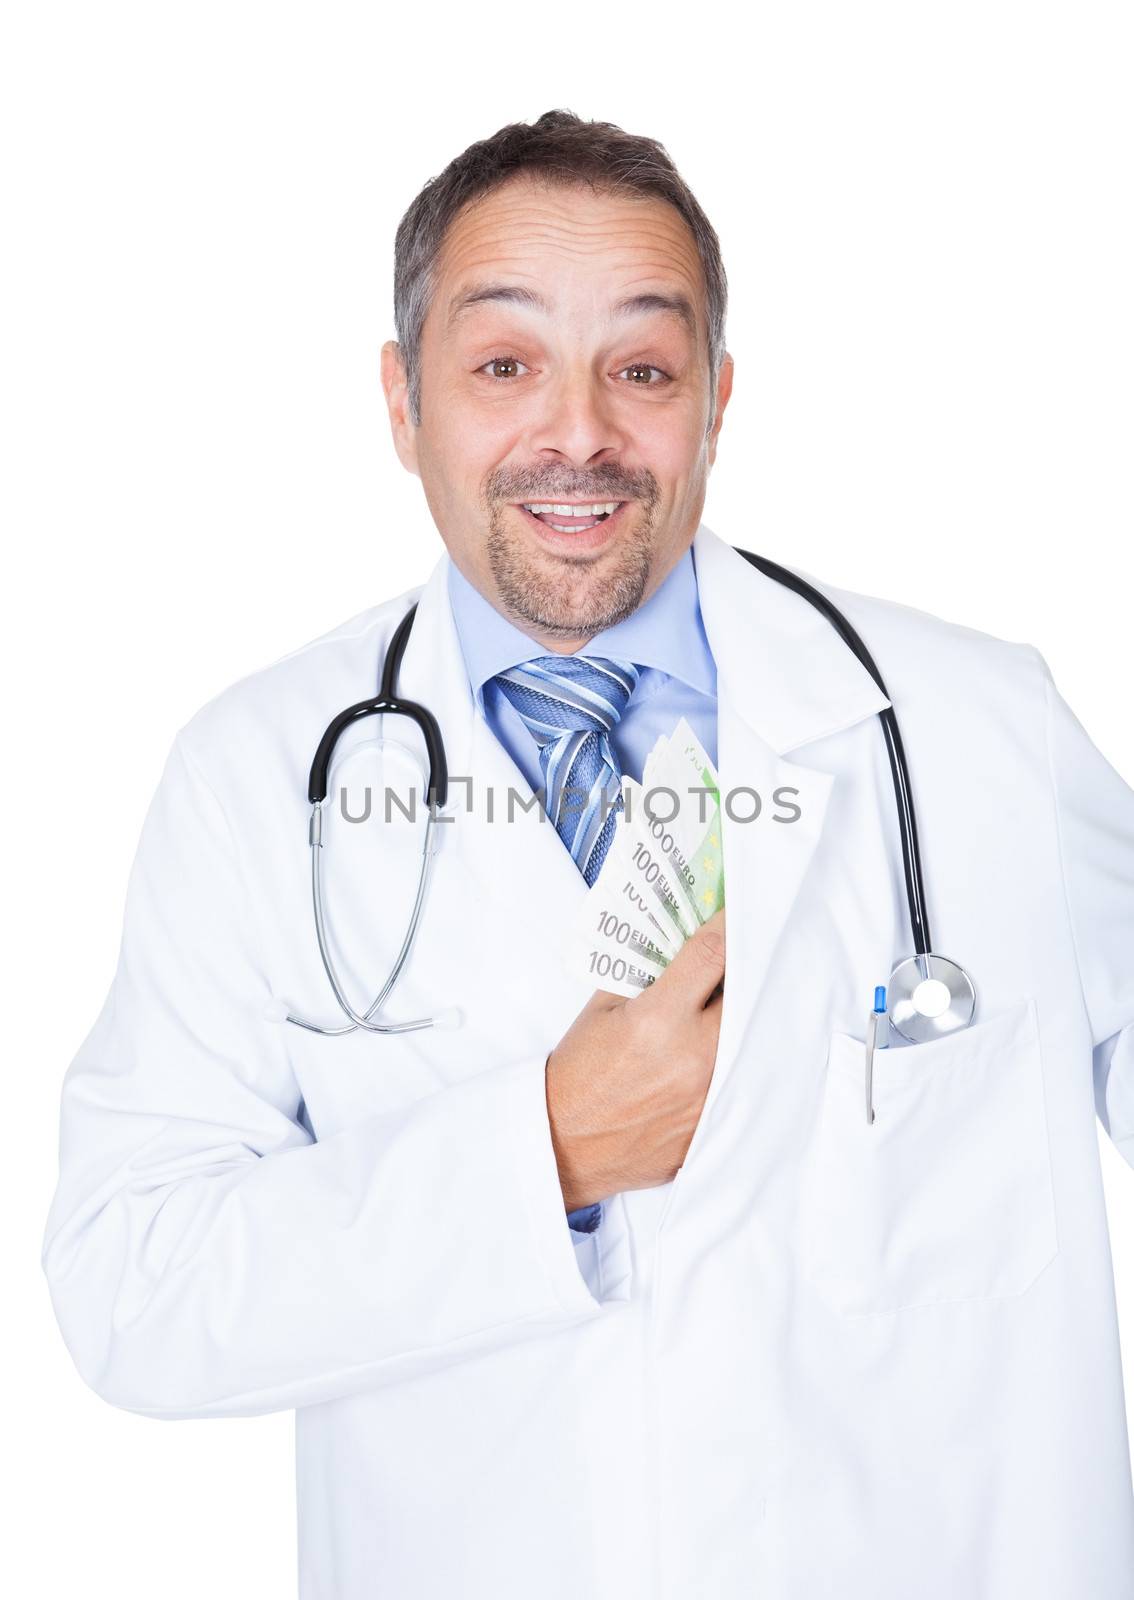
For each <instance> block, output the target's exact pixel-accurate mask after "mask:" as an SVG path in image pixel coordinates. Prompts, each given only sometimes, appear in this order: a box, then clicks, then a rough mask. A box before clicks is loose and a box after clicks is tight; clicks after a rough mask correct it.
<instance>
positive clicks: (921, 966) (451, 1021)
mask: <svg viewBox="0 0 1134 1600" xmlns="http://www.w3.org/2000/svg"><path fill="white" fill-rule="evenodd" d="M737 554H738V555H742V556H743V557H744V559H745V560H746V561H748V562H751V564H752V565H753V566H754V567H756V568H757V569H758V570H759V571H760V572H762V573H763V574H764V576H765V577H767V578H771V579H773V580H774V581H775V582H776V583H780V584H783V585H784V586H785V588H788V589H791V590H792V591H793V592H794V593H795V594H798V595H800V596H801V597H802V598H803V599H804V600H807V601H808V602H809V603H810V604H811V605H813V606H814V607H815V609H816V610H817V611H819V612H821V613H822V615H823V616H824V617H826V619H827V621H828V622H829V623H830V624H831V626H832V627H833V628H834V629H835V631H836V633H838V635H839V636H840V638H841V639H842V640H843V642H844V643H845V644H846V645H847V647H848V649H850V650H851V651H852V652H853V654H854V655H855V656H856V657H857V658H858V660H859V661H860V662H861V663H862V665H863V666H864V667H865V668H866V670H867V672H869V674H870V676H871V677H872V678H873V679H874V682H875V683H876V684H877V685H878V688H879V689H880V690H881V692H882V693H883V694H884V695H886V698H887V699H889V698H890V697H889V694H888V693H887V689H886V685H885V683H884V682H883V680H882V674H881V673H880V672H879V670H878V667H877V665H876V663H875V661H874V658H873V656H872V655H871V654H870V651H869V650H868V649H867V648H866V646H865V644H863V642H862V640H861V638H860V637H859V635H858V634H857V633H856V632H855V630H854V628H853V627H852V626H851V624H850V623H849V622H848V621H847V619H846V617H845V616H844V615H843V614H842V612H841V611H840V610H839V609H838V607H837V606H835V605H834V604H833V602H832V601H830V600H828V599H827V597H826V595H824V594H822V593H820V591H819V590H818V589H816V588H815V587H814V586H813V585H812V584H810V583H808V582H807V581H806V579H804V578H801V577H799V576H798V574H797V573H794V572H791V571H789V569H788V568H787V567H781V566H778V565H777V564H776V562H774V561H769V560H767V558H766V557H764V556H757V555H753V553H752V552H751V551H750V550H738V551H737ZM416 611H417V605H416V604H414V605H413V606H411V607H410V609H409V610H408V611H407V612H406V614H405V616H404V617H403V618H402V620H401V622H400V623H399V624H398V626H397V628H396V630H395V632H394V635H393V638H392V639H391V640H390V644H389V647H388V649H387V651H386V659H385V661H384V662H383V666H382V679H381V685H380V687H379V690H378V693H377V695H376V696H375V697H374V698H373V699H371V700H359V701H358V702H357V703H356V704H355V705H352V706H348V707H347V708H346V710H345V711H340V712H339V714H338V716H337V717H335V718H334V720H333V721H332V722H331V723H329V724H328V726H327V729H326V732H325V733H324V734H323V737H322V738H321V739H320V740H319V747H318V749H317V750H316V752H315V759H314V760H313V761H312V763H311V773H310V778H309V780H308V785H307V798H308V802H309V803H310V805H311V816H310V820H309V823H308V830H307V833H308V844H309V846H310V850H311V903H312V908H313V911H314V917H315V936H316V939H317V940H318V942H319V954H320V957H321V958H322V962H323V968H324V970H325V972H326V974H327V980H328V982H329V983H330V985H331V990H332V992H333V994H334V996H335V1000H336V1001H337V1002H338V1005H339V1009H340V1010H341V1011H342V1013H343V1015H344V1017H345V1018H346V1021H345V1023H343V1024H342V1025H340V1026H338V1027H326V1026H324V1025H322V1024H320V1023H317V1022H311V1021H309V1020H308V1019H307V1018H305V1017H301V1016H299V1015H297V1014H296V1013H295V1012H294V1011H293V1010H292V1009H291V1007H290V1006H288V1005H285V1006H284V1010H283V1012H282V1013H279V1012H277V1019H278V1020H281V1021H287V1022H293V1023H295V1025H296V1026H297V1027H300V1028H306V1029H308V1030H309V1031H310V1032H311V1033H318V1034H322V1035H324V1036H325V1037H328V1038H335V1037H340V1036H342V1035H343V1034H347V1033H354V1032H356V1031H357V1030H358V1029H360V1028H362V1029H365V1030H366V1031H367V1032H368V1033H412V1032H414V1031H416V1030H417V1029H420V1028H447V1027H448V1028H452V1027H455V1026H457V1024H458V1022H459V1014H458V1013H456V1012H454V1011H452V1010H447V1011H439V1012H437V1013H436V1014H435V1015H434V1016H431V1017H416V1018H414V1019H413V1020H412V1021H408V1022H383V1021H379V1020H377V1013H378V1011H379V1010H380V1009H381V1007H382V1006H383V1004H384V1003H385V1002H386V1000H387V999H388V998H389V996H390V994H391V992H392V991H393V988H394V985H395V984H396V983H397V981H398V979H399V977H400V976H401V974H402V970H403V968H404V967H405V964H406V961H407V960H408V958H409V954H410V951H411V950H412V949H413V945H414V940H415V939H416V937H417V930H418V924H419V923H420V921H421V913H422V908H423V906H424V904H425V897H426V892H427V889H428V886H429V877H430V871H431V868H432V865H433V858H434V855H435V854H436V850H437V845H438V837H439V836H438V834H437V831H436V829H437V824H438V820H439V817H440V815H441V813H442V812H443V811H444V808H445V804H446V801H447V799H448V792H449V775H448V766H447V763H446V759H445V744H444V741H443V739H442V737H441V729H440V727H439V726H438V724H437V719H436V717H434V715H433V713H432V712H431V711H429V710H428V709H427V708H426V707H425V706H423V705H419V704H418V703H417V702H416V701H413V700H402V699H401V698H399V696H398V693H397V683H398V672H399V669H400V667H401V663H402V657H403V655H404V654H405V649H406V644H407V642H408V641H409V636H410V629H411V628H412V626H413V619H414V615H415V613H416ZM373 716H392V717H408V718H409V719H410V720H411V721H412V722H414V723H416V724H417V726H418V728H419V729H420V731H421V735H422V738H423V739H424V741H425V748H426V753H427V756H428V761H429V778H428V787H427V790H426V793H427V797H428V813H427V820H426V824H425V833H424V837H423V840H422V848H421V866H420V869H419V872H418V879H417V891H416V894H415V896H414V903H413V910H412V912H411V913H410V919H409V925H408V927H407V928H406V934H405V938H404V939H403V940H402V944H401V948H400V950H399V951H398V954H397V957H396V959H395V961H394V964H393V966H392V968H391V969H390V973H389V976H388V977H387V978H386V981H385V983H383V985H382V987H381V989H380V990H379V991H378V994H377V995H376V996H375V998H374V1000H373V1001H372V1002H371V1003H370V1005H369V1006H367V1008H366V1010H365V1011H361V1010H358V1009H356V1008H355V1007H354V1006H353V1005H352V1004H351V1001H350V999H349V998H348V996H347V992H346V987H345V985H344V983H343V981H342V977H341V975H340V973H339V971H338V968H337V966H336V964H335V961H334V959H333V957H332V954H331V950H330V941H329V938H328V932H327V910H326V894H325V888H324V884H323V850H324V845H323V805H324V803H325V801H326V798H327V778H328V772H329V770H330V766H331V759H332V757H333V755H334V752H335V746H336V745H337V744H338V741H339V738H340V736H341V735H342V733H343V732H344V731H345V729H347V728H348V727H350V726H352V725H353V724H354V723H356V722H359V721H361V720H362V719H363V718H365V717H373ZM878 719H879V721H880V722H881V724H882V732H883V735H884V737H885V740H886V753H887V755H888V756H889V758H890V772H891V775H892V778H893V783H894V799H895V801H896V803H897V808H898V829H899V832H900V834H901V840H902V863H903V868H904V872H905V884H906V901H907V904H908V906H909V920H910V931H911V933H912V936H913V944H914V954H913V955H912V956H907V957H905V958H904V959H903V960H901V961H899V962H898V963H897V964H896V966H895V967H894V969H893V971H892V972H891V973H890V979H889V983H888V984H886V985H885V986H882V985H879V986H878V988H877V989H876V990H875V1002H874V1009H873V1010H872V1011H871V1012H870V1014H869V1019H868V1029H867V1050H866V1057H867V1059H866V1110H867V1120H868V1121H871V1122H872V1121H873V1120H874V1112H873V1104H872V1098H871V1078H872V1062H873V1053H874V1048H875V1046H876V1044H877V1043H878V1029H879V1027H880V1025H881V1024H882V1023H883V1022H888V1023H889V1025H890V1026H892V1027H893V1029H894V1031H895V1032H896V1033H897V1034H898V1035H899V1036H900V1037H901V1038H902V1039H904V1040H905V1041H906V1042H907V1043H909V1044H922V1043H924V1042H926V1041H928V1040H931V1039H936V1038H940V1037H941V1036H942V1035H944V1034H947V1033H952V1032H954V1031H955V1030H956V1029H958V1028H965V1027H967V1026H968V1025H969V1023H970V1022H971V1021H972V1020H973V1015H974V1013H975V1010H976V989H975V988H974V986H973V982H972V979H971V978H970V977H969V975H968V973H967V972H966V971H965V969H964V968H963V967H962V966H960V965H959V964H958V963H957V962H956V961H951V960H950V959H949V958H948V957H947V956H942V955H937V954H936V953H934V951H933V947H932V941H931V939H930V934H929V919H928V915H927V913H926V909H925V885H924V883H923V880H922V871H921V852H920V850H919V848H918V837H917V821H916V818H915V816H914V804H913V793H912V789H911V785H910V774H909V767H908V766H907V764H906V756H905V751H904V749H903V747H902V736H901V732H900V730H899V728H898V719H897V716H896V714H895V712H894V708H893V706H892V705H887V706H884V707H883V708H882V709H881V710H880V711H879V712H878Z"/></svg>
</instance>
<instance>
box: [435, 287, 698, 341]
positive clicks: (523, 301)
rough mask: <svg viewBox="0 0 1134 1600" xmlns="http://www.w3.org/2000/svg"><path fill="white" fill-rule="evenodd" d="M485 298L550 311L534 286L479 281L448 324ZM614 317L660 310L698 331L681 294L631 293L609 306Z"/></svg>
mask: <svg viewBox="0 0 1134 1600" xmlns="http://www.w3.org/2000/svg"><path fill="white" fill-rule="evenodd" d="M485 301H498V302H503V303H504V304H506V305H516V306H523V307H524V308H525V309H526V310H529V311H544V312H547V313H549V314H550V312H551V305H550V303H549V302H548V301H547V300H545V299H544V297H543V295H541V294H538V293H537V292H536V290H534V289H525V288H524V286H523V285H522V284H518V283H481V284H477V285H476V286H475V287H474V288H472V289H469V290H467V291H466V292H465V293H464V294H462V295H460V296H459V297H458V298H457V299H456V300H455V301H454V302H453V304H452V306H451V307H450V309H449V326H450V328H452V327H453V326H454V325H455V323H456V322H457V321H458V319H459V318H460V317H461V316H463V315H464V313H465V312H466V311H471V309H472V308H473V306H478V305H483V304H484V302H485ZM612 311H613V313H614V315H615V316H616V317H637V316H643V315H645V314H646V313H647V312H651V311H662V312H664V313H666V314H667V315H668V316H674V317H677V318H679V319H680V321H681V322H682V323H684V325H685V327H686V328H687V329H688V330H689V332H690V333H691V334H693V335H694V336H695V335H696V332H697V315H696V312H695V311H694V310H693V306H692V304H691V303H690V301H689V300H688V299H687V298H686V296H685V295H683V294H658V293H656V292H655V293H650V294H632V295H629V296H628V297H627V298H626V299H625V300H619V301H618V302H617V304H616V305H614V306H613V307H612Z"/></svg>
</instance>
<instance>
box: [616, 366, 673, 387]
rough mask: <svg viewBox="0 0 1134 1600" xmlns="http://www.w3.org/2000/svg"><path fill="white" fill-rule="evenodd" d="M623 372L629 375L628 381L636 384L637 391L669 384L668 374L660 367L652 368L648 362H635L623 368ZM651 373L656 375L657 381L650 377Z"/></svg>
mask: <svg viewBox="0 0 1134 1600" xmlns="http://www.w3.org/2000/svg"><path fill="white" fill-rule="evenodd" d="M622 370H623V372H628V373H629V374H630V379H629V381H630V382H631V383H633V384H636V385H637V387H638V388H639V389H656V388H657V387H658V386H659V385H660V384H663V383H668V382H669V374H668V373H666V372H663V371H662V369H661V368H660V367H653V366H651V365H650V363H649V362H648V361H635V362H632V363H631V365H630V366H628V367H623V369H622ZM651 372H656V373H657V379H656V380H654V379H653V378H651V377H650V373H651Z"/></svg>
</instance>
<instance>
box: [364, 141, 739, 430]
mask: <svg viewBox="0 0 1134 1600" xmlns="http://www.w3.org/2000/svg"><path fill="white" fill-rule="evenodd" d="M520 172H525V173H531V174H533V175H534V176H537V177H539V178H541V179H542V180H543V181H545V182H548V183H554V184H561V185H563V186H564V187H569V186H571V185H573V184H589V185H590V186H591V188H592V189H593V190H595V191H596V192H599V191H602V192H604V193H605V192H612V191H617V192H619V193H622V194H631V195H641V196H643V197H648V198H653V199H659V200H665V201H668V202H669V204H670V205H671V206H673V207H674V209H675V210H677V211H678V212H680V214H681V216H682V217H684V219H685V221H686V222H687V223H688V225H689V228H690V230H691V231H692V234H693V238H694V241H695V243H696V246H697V253H698V255H699V256H700V258H701V269H702V272H703V273H704V278H705V289H706V312H707V321H708V327H709V374H710V382H711V386H712V393H713V411H714V413H715V411H716V384H717V376H718V374H719V372H720V367H721V362H722V361H723V359H724V354H725V311H726V306H727V299H728V284H727V280H726V278H725V270H724V263H723V261H722V260H721V247H720V241H719V240H718V238H717V235H716V233H715V231H714V229H713V226H712V224H711V223H710V221H709V219H708V217H707V216H706V215H705V213H704V212H703V211H702V210H701V207H700V206H699V205H698V203H697V201H696V199H695V198H694V195H693V192H692V190H691V189H690V188H689V187H688V185H687V184H686V183H685V180H684V179H683V178H682V177H681V175H680V173H679V172H678V170H677V168H676V167H675V166H674V164H673V162H672V161H671V160H670V158H669V155H668V153H667V152H666V150H665V149H664V148H663V146H662V145H661V144H659V143H658V141H657V140H656V139H648V138H645V137H643V136H641V135H638V134H633V133H625V132H623V130H622V129H621V128H618V127H616V126H615V125H614V123H612V122H585V121H583V119H582V118H581V117H577V116H576V115H575V114H574V112H572V111H545V112H544V113H543V116H542V117H540V118H539V119H538V121H536V122H533V123H527V122H510V123H508V124H507V125H506V126H505V127H503V128H501V129H500V130H499V131H498V132H497V133H494V134H493V135H492V137H491V138H489V139H481V140H479V141H478V142H477V143H476V144H471V145H469V147H468V149H467V150H465V151H464V152H462V154H461V155H459V156H456V157H455V158H454V159H453V160H452V161H450V163H449V165H448V166H447V167H446V168H445V170H444V171H443V172H442V173H441V174H440V175H439V176H438V177H436V178H430V179H429V181H428V183H427V184H426V185H425V187H424V188H423V189H422V190H421V192H420V194H418V196H417V197H416V199H415V200H414V201H413V202H412V204H411V205H410V207H409V209H408V211H407V212H406V214H405V215H404V216H403V218H402V220H401V222H400V223H399V224H398V231H397V235H396V237H395V240H394V323H395V327H396V329H397V335H398V345H399V348H400V350H401V356H402V362H403V364H404V366H405V371H406V379H407V387H408V391H409V395H408V398H409V412H410V418H411V420H412V422H413V424H414V426H415V427H417V426H420V423H421V333H422V328H423V327H424V326H425V317H426V313H427V311H428V310H429V304H430V300H431V298H432V294H433V287H434V274H435V270H436V266H437V260H438V257H439V256H440V253H441V247H442V245H443V243H444V241H445V235H446V233H447V232H448V230H449V227H450V225H451V224H452V223H453V222H454V221H455V220H456V218H457V216H458V215H459V213H460V212H461V211H462V210H463V209H464V207H465V206H467V205H469V204H471V202H472V201H474V200H477V199H480V198H481V197H482V196H484V195H486V194H488V193H490V192H491V191H492V190H493V189H497V188H499V187H500V185H501V184H503V183H506V182H507V181H508V179H509V178H512V177H515V176H516V174H517V173H520Z"/></svg>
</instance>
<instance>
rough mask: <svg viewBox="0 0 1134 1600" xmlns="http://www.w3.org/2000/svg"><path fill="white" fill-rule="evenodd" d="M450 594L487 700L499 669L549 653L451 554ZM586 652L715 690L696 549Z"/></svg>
mask: <svg viewBox="0 0 1134 1600" xmlns="http://www.w3.org/2000/svg"><path fill="white" fill-rule="evenodd" d="M448 567H449V574H448V578H449V600H450V603H451V605H452V608H453V621H454V623H455V624H456V628H457V636H458V638H459V639H460V642H461V651H462V654H463V655H464V658H465V666H466V667H467V669H468V674H469V684H470V686H471V688H472V691H473V693H474V694H475V696H476V698H477V702H478V704H479V703H482V700H483V691H484V685H485V684H486V683H487V682H488V681H489V679H490V678H494V677H495V676H496V674H497V673H498V672H504V671H506V670H507V668H509V667H514V666H518V665H519V663H520V662H521V661H531V660H532V659H533V658H534V657H536V656H546V655H549V654H550V653H551V652H550V651H548V649H547V647H546V646H545V645H542V644H540V643H539V642H538V641H537V640H535V639H532V638H529V636H528V635H527V634H526V633H524V632H522V631H521V630H520V629H519V628H517V627H516V626H515V625H514V624H513V623H511V622H509V621H508V619H507V617H505V616H502V615H501V613H500V612H499V611H497V609H496V607H495V606H494V605H492V604H491V602H490V601H488V600H486V599H485V597H484V595H482V594H481V592H480V590H479V589H477V588H476V587H475V585H473V584H471V583H470V582H469V580H468V579H467V578H466V577H465V575H464V574H463V573H462V572H461V571H460V569H459V568H458V567H457V565H456V564H455V562H453V561H452V559H449V562H448ZM580 654H582V655H594V656H609V657H613V658H615V659H617V660H621V661H633V662H634V663H635V665H637V666H639V667H654V668H656V669H657V670H658V671H659V672H664V673H666V674H668V676H669V677H671V678H680V680H681V681H682V683H686V684H688V685H689V687H690V688H692V689H697V690H699V691H700V692H701V693H702V694H706V695H713V694H715V693H716V685H717V674H716V665H715V663H714V660H713V653H712V650H711V649H710V648H709V641H708V639H707V638H706V636H705V627H704V623H703V622H702V620H701V607H700V602H699V598H698V593H697V569H696V563H695V559H694V554H693V550H692V548H690V549H688V550H686V552H685V554H684V555H683V556H682V558H681V560H680V561H679V562H678V563H677V565H676V567H674V569H673V571H672V572H671V573H670V574H669V576H668V577H667V578H666V579H665V580H664V582H663V583H661V584H660V585H659V586H658V588H657V589H655V591H654V593H653V594H652V595H651V596H650V598H649V599H648V600H647V601H646V602H645V603H644V604H643V605H640V606H639V607H638V609H637V610H636V611H633V612H631V614H630V615H629V616H628V617H624V618H623V620H622V621H621V622H617V623H615V625H614V626H613V627H612V628H604V629H603V631H602V632H601V633H596V634H595V636H594V638H593V639H591V640H589V641H588V642H587V644H585V645H584V646H583V649H582V651H581V652H580Z"/></svg>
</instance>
